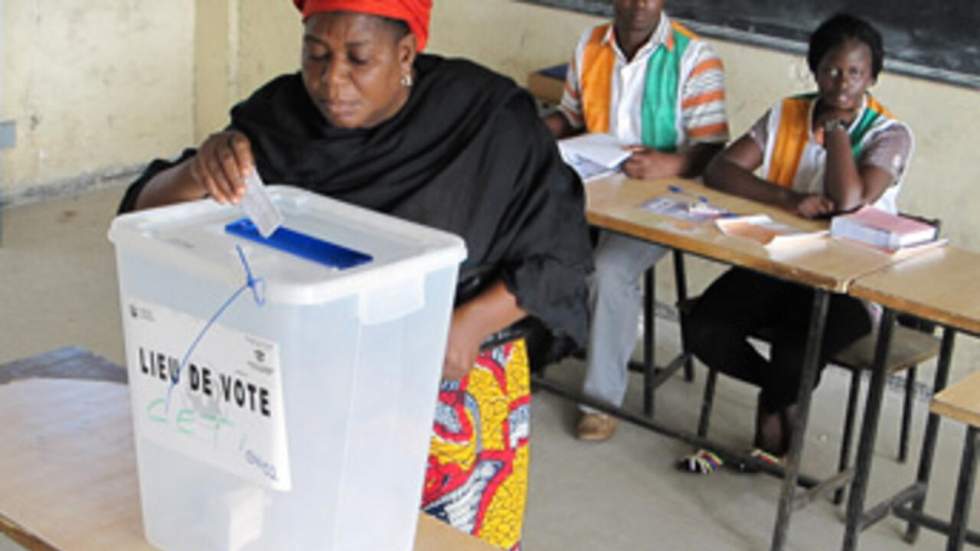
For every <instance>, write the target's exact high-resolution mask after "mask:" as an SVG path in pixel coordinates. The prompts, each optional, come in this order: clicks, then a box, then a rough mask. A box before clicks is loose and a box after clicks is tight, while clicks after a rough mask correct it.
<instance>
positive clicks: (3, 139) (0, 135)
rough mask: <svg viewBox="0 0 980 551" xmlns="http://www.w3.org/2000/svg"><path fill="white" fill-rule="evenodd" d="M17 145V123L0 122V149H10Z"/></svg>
mask: <svg viewBox="0 0 980 551" xmlns="http://www.w3.org/2000/svg"><path fill="white" fill-rule="evenodd" d="M16 145H17V123H16V122H14V121H0V149H10V148H12V147H14V146H16Z"/></svg>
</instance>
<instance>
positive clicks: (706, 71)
mask: <svg viewBox="0 0 980 551" xmlns="http://www.w3.org/2000/svg"><path fill="white" fill-rule="evenodd" d="M678 36H679V37H681V38H682V39H683V40H684V41H685V43H686V47H685V48H684V50H683V52H682V54H681V56H680V60H679V63H678V67H677V73H678V74H677V77H676V81H677V90H676V92H675V93H674V94H673V95H674V96H675V97H676V99H675V101H676V105H673V106H669V107H670V108H671V112H672V116H673V118H674V120H673V124H674V127H675V130H676V132H675V134H676V143H675V144H674V145H675V146H676V148H677V149H684V148H685V147H689V146H690V145H693V144H696V143H724V142H725V141H727V140H728V119H727V117H726V115H725V76H724V68H723V66H722V63H721V59H720V58H719V57H718V55H717V54H716V53H715V51H714V49H713V48H712V47H711V46H710V45H709V44H708V43H706V42H704V41H702V40H701V39H700V38H699V37H697V36H696V35H694V34H693V33H692V32H691V31H689V30H687V29H686V28H685V27H683V26H682V25H680V24H679V23H676V22H672V21H671V20H670V19H669V18H668V17H667V14H665V13H664V14H661V17H660V23H659V24H658V26H657V29H656V30H655V31H654V32H653V34H652V35H651V36H650V39H649V40H648V41H647V43H646V44H644V45H643V46H642V47H641V48H640V50H639V51H638V52H637V53H636V55H635V56H634V57H633V59H632V60H629V61H627V60H626V56H625V55H623V53H622V51H620V49H619V46H618V44H617V43H616V39H615V34H614V28H613V25H612V24H611V23H606V24H602V25H598V26H596V27H593V28H591V29H588V30H586V31H585V32H584V33H583V34H582V37H581V39H580V40H579V43H578V45H577V47H576V48H575V55H574V56H573V58H572V62H571V64H570V65H569V69H568V73H567V75H566V79H565V91H564V94H563V97H562V101H561V104H560V106H559V110H560V111H561V113H562V114H563V115H564V116H565V118H566V119H568V121H569V123H570V124H571V126H572V127H573V128H576V129H580V128H583V127H584V128H585V129H586V131H588V132H608V133H610V134H612V135H614V136H616V137H617V138H618V139H619V140H620V141H621V142H623V143H625V144H641V143H643V139H642V138H643V125H644V124H652V123H651V122H650V121H649V120H644V109H643V102H644V98H645V97H647V95H646V94H645V92H646V88H647V82H648V81H647V69H648V65H649V62H650V59H651V56H653V55H654V54H655V53H656V52H657V50H658V48H667V49H668V51H673V48H675V47H676V43H677V42H678V41H677V40H676V39H675V37H678ZM590 48H591V49H590ZM602 49H606V50H609V51H611V52H612V55H611V56H608V57H607V59H611V60H612V67H611V75H609V78H608V81H610V84H609V91H608V92H605V90H603V91H601V93H600V101H601V103H600V105H603V104H604V105H607V106H608V107H607V109H606V111H607V113H606V116H605V117H604V119H605V120H603V121H600V122H599V123H598V124H597V123H596V122H594V117H592V118H590V117H589V116H587V113H586V112H585V111H586V109H585V108H584V105H583V103H584V102H583V89H584V88H585V87H586V86H587V85H588V79H589V78H590V77H591V76H592V75H595V71H594V69H595V67H594V66H593V65H594V64H595V63H597V62H596V59H598V58H600V57H601V56H597V55H594V52H596V51H597V50H598V51H600V53H605V52H601V50H602ZM590 53H592V54H593V55H590ZM590 64H591V65H590ZM590 69H593V71H591V72H590ZM603 76H605V75H603ZM604 85H605V84H604V83H603V86H604ZM647 107H648V110H647V114H648V116H649V114H650V107H651V106H649V105H648V106H647ZM657 108H659V106H655V107H654V109H657ZM590 122H591V123H592V124H590ZM603 127H604V128H603Z"/></svg>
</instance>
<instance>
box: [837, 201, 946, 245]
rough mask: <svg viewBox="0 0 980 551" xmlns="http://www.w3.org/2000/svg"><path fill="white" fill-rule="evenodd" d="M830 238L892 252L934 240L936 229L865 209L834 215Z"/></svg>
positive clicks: (876, 210)
mask: <svg viewBox="0 0 980 551" xmlns="http://www.w3.org/2000/svg"><path fill="white" fill-rule="evenodd" d="M830 235H831V237H843V238H845V239H851V240H854V241H860V242H862V243H866V244H868V245H871V246H872V247H877V248H880V249H885V250H892V251H894V250H898V249H902V248H905V247H911V246H914V245H921V244H923V243H927V242H929V241H933V240H935V239H936V227H935V226H933V225H931V224H927V223H925V222H921V221H919V220H915V219H913V218H909V217H907V216H901V215H898V214H891V213H889V212H885V211H883V210H881V209H877V208H874V207H870V206H866V207H863V208H861V209H860V210H858V211H857V212H853V213H851V214H844V215H840V216H835V217H834V219H833V220H832V221H831V222H830Z"/></svg>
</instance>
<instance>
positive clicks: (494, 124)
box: [120, 0, 591, 548]
mask: <svg viewBox="0 0 980 551" xmlns="http://www.w3.org/2000/svg"><path fill="white" fill-rule="evenodd" d="M296 3H297V5H298V7H300V8H301V9H302V10H303V13H304V17H305V26H304V31H305V32H304V37H303V58H302V59H303V65H302V72H301V73H300V74H292V75H286V76H282V77H279V78H277V79H275V80H273V81H272V82H270V83H268V84H266V85H265V86H264V87H262V88H261V89H259V90H258V91H257V92H255V93H254V94H253V95H252V97H250V98H249V99H248V100H246V101H244V102H242V103H240V104H239V105H237V106H235V107H234V108H233V109H232V111H231V125H230V126H229V127H228V128H227V129H226V130H225V131H223V132H219V133H216V134H213V135H212V136H210V137H209V138H207V139H206V140H205V141H204V143H203V144H201V146H200V148H198V149H197V150H196V151H195V150H188V151H185V152H184V154H183V155H182V156H181V157H180V158H179V159H178V160H176V161H174V162H165V161H155V162H154V163H152V164H151V165H150V166H149V167H148V168H147V170H146V172H145V173H144V174H143V175H142V176H141V177H140V179H139V180H137V181H136V182H135V183H134V184H133V185H131V186H130V188H129V189H128V190H127V193H126V196H125V198H124V199H123V202H122V205H121V207H120V210H121V211H129V210H136V209H143V208H149V207H153V206H159V205H165V204H169V203H175V202H180V201H187V200H194V199H200V198H203V197H207V196H210V197H211V198H213V199H215V200H216V201H219V202H237V201H238V200H239V199H241V197H242V196H243V194H244V182H243V179H244V175H246V174H248V172H249V171H251V170H253V169H254V170H258V172H259V175H260V176H261V177H262V179H263V180H264V181H267V182H276V183H283V184H289V185H294V186H298V187H302V188H305V189H308V190H312V191H315V192H318V193H322V194H324V195H328V196H330V197H333V198H336V199H340V200H343V201H347V202H350V203H354V204H357V205H361V206H365V207H368V208H372V209H375V210H378V211H382V212H386V213H389V214H392V215H395V216H399V217H402V218H405V219H408V220H412V221H415V222H419V223H422V224H426V225H429V226H433V227H437V228H441V229H444V230H448V231H451V232H454V233H456V234H458V235H461V236H462V237H463V238H464V240H465V241H466V247H467V250H468V253H469V257H468V258H467V260H466V261H465V262H464V263H463V265H462V267H461V272H460V283H459V287H458V288H457V294H456V308H455V310H454V313H453V318H452V324H451V328H450V335H449V343H448V345H447V351H446V358H445V363H444V368H443V375H444V379H445V380H444V382H443V385H442V388H441V389H440V405H439V407H438V409H437V415H436V423H435V426H434V434H433V439H432V446H431V452H430V459H429V469H428V472H427V474H426V484H425V490H424V495H423V508H424V509H425V510H426V511H427V512H429V513H431V514H434V515H435V516H437V517H439V518H442V519H443V520H446V521H447V522H450V523H451V524H453V525H455V526H457V527H460V528H462V529H465V530H467V531H469V532H472V533H474V534H477V535H480V536H481V537H482V538H484V539H486V540H488V541H489V542H491V543H493V544H496V545H498V546H500V547H504V548H516V547H518V546H519V541H520V532H521V521H522V518H523V511H524V498H525V495H526V483H527V465H528V456H527V453H528V450H527V436H528V424H529V423H528V420H529V415H528V414H529V392H528V386H529V385H528V373H527V356H526V350H525V347H524V343H523V341H522V340H521V339H516V340H511V341H507V342H503V343H502V344H501V343H499V341H500V339H499V338H498V339H496V341H497V343H495V346H487V341H488V340H493V339H492V337H494V336H495V335H499V333H498V332H500V331H502V330H504V329H506V328H507V327H508V326H510V325H511V324H513V323H514V322H516V321H518V320H520V319H521V318H523V317H524V316H525V315H527V314H529V313H530V314H533V315H534V316H536V317H537V318H539V319H541V320H542V321H543V322H544V323H545V325H547V326H548V327H549V328H550V329H551V331H552V332H553V333H554V334H556V335H562V336H566V337H569V338H571V339H572V340H574V341H575V342H576V343H578V344H581V343H583V342H584V340H585V335H586V331H587V314H586V293H587V291H586V287H585V281H584V278H585V275H586V273H587V272H588V271H589V270H590V269H591V266H590V262H591V260H590V258H591V255H590V249H589V244H588V237H587V230H586V223H585V220H584V215H583V212H584V208H583V192H582V187H581V184H580V183H579V181H578V179H577V178H576V177H575V176H574V175H573V174H572V173H571V172H570V171H569V170H568V169H567V168H566V167H565V166H564V164H563V163H562V162H561V160H560V158H559V156H558V153H557V150H556V148H555V146H554V143H553V141H552V139H551V137H550V135H549V134H548V132H547V130H546V129H545V127H544V126H543V125H542V124H541V123H540V121H539V120H538V119H537V116H536V113H535V108H534V104H533V101H532V100H531V98H530V96H528V95H527V94H526V93H525V92H524V91H522V90H521V89H519V88H518V87H517V86H515V85H514V83H513V82H512V81H510V80H508V79H505V78H503V77H501V76H499V75H497V74H495V73H492V72H490V71H488V70H486V69H484V68H482V67H479V66H477V65H474V64H472V63H469V62H466V61H462V60H447V59H442V58H439V57H436V56H431V55H424V54H417V51H418V50H420V49H421V48H420V46H421V45H424V40H425V35H426V32H427V30H426V27H427V23H428V9H429V8H428V2H427V0H421V1H420V0H400V1H378V0H375V1H369V2H363V1H362V2H350V1H344V0H322V1H319V2H317V1H310V2H302V1H297V2H296ZM481 344H483V345H484V346H483V347H482V348H481ZM491 405H492V407H491ZM474 424H475V425H476V426H474ZM464 452H465V453H464ZM461 454H462V455H461ZM463 496H467V497H466V499H468V500H469V501H467V502H465V503H461V502H460V500H461V499H462V498H463Z"/></svg>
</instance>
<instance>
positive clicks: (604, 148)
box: [558, 134, 632, 168]
mask: <svg viewBox="0 0 980 551" xmlns="http://www.w3.org/2000/svg"><path fill="white" fill-rule="evenodd" d="M558 149H559V151H561V156H562V157H563V158H565V159H566V160H567V159H568V158H570V157H581V158H584V159H587V160H589V161H592V162H593V163H597V164H600V165H602V166H604V167H606V168H615V167H617V166H619V165H620V163H622V162H623V161H625V160H626V159H627V158H629V156H630V155H632V153H630V151H629V150H628V149H626V148H625V147H624V146H623V144H622V143H620V142H619V140H617V139H616V138H615V137H613V136H611V135H609V134H581V135H579V136H575V137H574V138H566V139H564V140H559V141H558Z"/></svg>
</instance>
